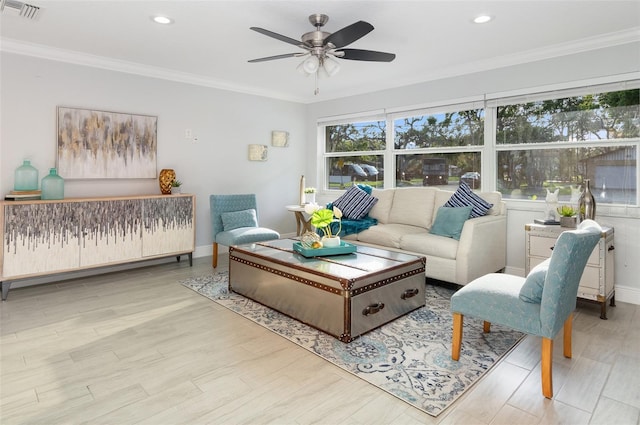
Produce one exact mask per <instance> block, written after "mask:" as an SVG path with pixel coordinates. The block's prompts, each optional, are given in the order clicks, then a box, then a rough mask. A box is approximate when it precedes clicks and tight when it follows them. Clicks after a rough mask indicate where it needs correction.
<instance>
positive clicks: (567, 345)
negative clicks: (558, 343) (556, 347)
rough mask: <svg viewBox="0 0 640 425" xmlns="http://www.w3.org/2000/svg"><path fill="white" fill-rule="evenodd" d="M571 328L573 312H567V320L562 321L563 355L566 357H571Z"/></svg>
mask: <svg viewBox="0 0 640 425" xmlns="http://www.w3.org/2000/svg"><path fill="white" fill-rule="evenodd" d="M572 330H573V313H571V314H569V317H567V320H565V322H564V335H563V337H562V339H563V347H564V350H563V351H564V356H565V357H566V358H568V359H570V358H571V331H572Z"/></svg>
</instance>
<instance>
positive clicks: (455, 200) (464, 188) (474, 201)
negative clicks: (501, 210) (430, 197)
mask: <svg viewBox="0 0 640 425" xmlns="http://www.w3.org/2000/svg"><path fill="white" fill-rule="evenodd" d="M444 206H445V207H468V206H471V207H473V209H472V210H471V218H475V217H482V216H484V215H487V212H489V210H490V209H491V207H492V206H493V204H490V203H488V202H487V201H485V200H484V199H482V198H481V197H480V196H478V195H476V194H475V193H473V190H471V188H470V187H469V185H468V184H466V183H465V182H460V186H458V189H457V190H456V191H455V192H454V193H453V195H451V198H449V200H448V201H447V203H446V204H444Z"/></svg>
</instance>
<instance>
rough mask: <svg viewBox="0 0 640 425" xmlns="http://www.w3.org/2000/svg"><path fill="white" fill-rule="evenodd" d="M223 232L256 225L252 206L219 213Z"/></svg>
mask: <svg viewBox="0 0 640 425" xmlns="http://www.w3.org/2000/svg"><path fill="white" fill-rule="evenodd" d="M220 218H221V219H222V227H223V228H224V231H225V232H228V231H229V230H233V229H238V228H240V227H258V217H257V215H256V210H254V209H253V208H251V209H248V210H242V211H230V212H225V213H222V214H220Z"/></svg>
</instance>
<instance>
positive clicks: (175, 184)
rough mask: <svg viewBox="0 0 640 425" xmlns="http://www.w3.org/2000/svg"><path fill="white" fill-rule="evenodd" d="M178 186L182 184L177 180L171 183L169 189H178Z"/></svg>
mask: <svg viewBox="0 0 640 425" xmlns="http://www.w3.org/2000/svg"><path fill="white" fill-rule="evenodd" d="M180 186H182V182H181V181H180V180H178V179H174V180H173V181H172V182H171V187H180Z"/></svg>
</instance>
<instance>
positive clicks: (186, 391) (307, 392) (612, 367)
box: [0, 257, 640, 425]
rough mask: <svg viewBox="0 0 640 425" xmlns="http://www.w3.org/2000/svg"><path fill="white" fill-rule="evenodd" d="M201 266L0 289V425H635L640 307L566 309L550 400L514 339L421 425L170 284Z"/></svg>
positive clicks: (341, 375)
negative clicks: (567, 351)
mask: <svg viewBox="0 0 640 425" xmlns="http://www.w3.org/2000/svg"><path fill="white" fill-rule="evenodd" d="M220 262H221V264H220V266H219V269H220V270H225V269H226V268H227V266H228V264H227V262H226V260H225V259H224V258H221V261H220ZM210 264H211V258H210V257H209V258H198V259H195V260H194V266H193V267H189V265H188V263H187V262H185V261H182V262H180V263H177V262H172V263H167V264H161V265H155V266H150V267H144V268H139V269H133V270H128V271H121V272H116V273H110V274H103V275H98V276H93V277H87V278H79V279H74V280H68V281H63V282H59V283H55V284H48V285H39V286H32V287H27V288H18V289H13V290H11V292H10V293H9V300H8V301H6V302H3V303H2V305H1V307H0V308H1V311H0V329H1V340H0V342H1V347H0V350H1V358H0V361H1V363H0V367H1V369H0V397H1V410H0V423H2V424H3V425H9V424H47V425H52V424H83V423H86V424H150V425H163V424H167V425H170V424H316V423H317V424H354V425H355V424H432V423H439V424H465V425H466V424H532V425H533V424H560V423H562V424H636V425H637V424H639V423H640V422H639V421H640V325H639V324H640V306H636V305H631V304H625V303H621V302H619V303H618V306H617V307H616V308H611V309H610V310H609V320H606V321H605V320H600V319H599V308H598V307H597V306H595V305H579V307H578V311H577V314H576V317H575V321H574V334H573V359H565V358H564V357H563V356H562V350H561V349H562V344H561V340H559V339H558V340H556V343H555V344H554V345H555V350H554V364H553V366H554V373H553V377H554V389H555V396H554V399H553V400H547V399H544V398H543V397H542V395H541V389H540V361H539V357H540V354H539V353H540V340H539V339H538V338H534V337H527V338H526V339H525V340H524V341H523V342H522V343H521V344H520V345H519V346H517V347H516V348H515V349H514V350H513V351H512V352H511V353H510V354H509V355H508V356H507V357H506V358H504V359H503V361H501V362H500V363H499V364H497V365H496V366H495V367H494V368H493V370H491V371H490V372H489V373H488V374H487V375H486V376H485V377H484V378H483V379H482V380H481V381H480V382H478V383H477V384H476V385H475V386H474V387H473V388H472V390H470V391H468V392H467V393H466V394H465V395H464V396H463V397H462V398H461V399H460V400H458V401H457V402H456V403H455V404H454V405H453V406H452V407H451V408H450V409H448V410H447V411H445V412H444V413H442V414H441V415H440V416H439V417H438V418H433V417H431V416H429V415H427V414H425V413H422V412H421V411H419V410H417V409H415V408H413V407H411V406H409V405H408V404H406V403H404V402H403V401H400V400H398V399H396V398H394V397H393V396H391V395H389V394H387V393H385V392H383V391H381V390H378V389H376V388H375V387H374V386H372V385H370V384H368V383H366V382H364V381H361V380H360V379H358V378H356V377H354V376H352V375H350V374H348V373H346V372H344V371H342V370H341V369H339V368H337V367H335V366H333V365H332V364H330V363H328V362H326V361H324V360H322V359H320V358H319V357H317V356H316V355H314V354H311V353H309V352H307V351H306V350H304V349H302V348H299V347H298V346H296V345H295V344H293V343H291V342H289V341H287V340H285V339H284V338H281V337H279V336H277V335H275V334H273V333H271V332H270V331H267V330H265V329H264V328H262V327H260V326H258V325H256V324H254V323H252V322H250V321H248V320H246V319H243V318H242V317H240V316H238V315H236V314H235V313H233V312H231V311H229V310H227V309H225V308H223V307H221V306H219V305H217V304H216V303H214V302H212V301H210V300H208V299H206V298H204V297H202V296H200V295H198V294H196V293H195V292H193V291H191V290H189V289H187V288H185V287H183V286H182V285H179V284H178V282H179V281H180V280H182V279H184V278H187V277H190V276H201V275H205V274H207V273H210V272H212V268H211V265H210ZM449 343H450V342H448V341H447V344H449Z"/></svg>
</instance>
